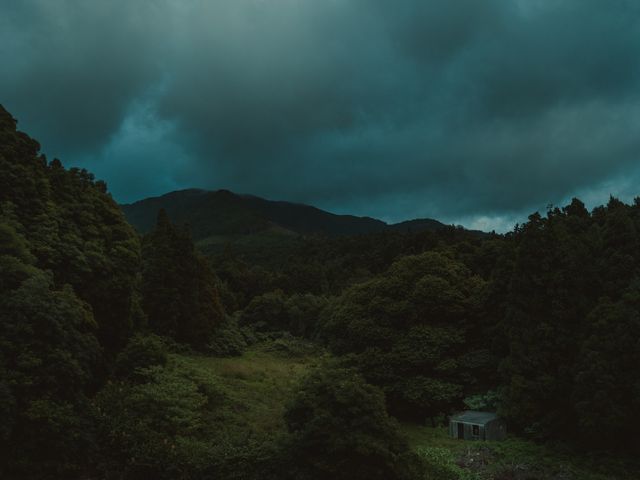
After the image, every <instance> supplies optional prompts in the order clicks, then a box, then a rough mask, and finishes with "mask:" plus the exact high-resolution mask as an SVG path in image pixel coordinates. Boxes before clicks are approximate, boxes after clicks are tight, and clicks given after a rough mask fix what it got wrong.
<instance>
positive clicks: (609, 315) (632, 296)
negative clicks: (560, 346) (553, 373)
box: [572, 287, 640, 454]
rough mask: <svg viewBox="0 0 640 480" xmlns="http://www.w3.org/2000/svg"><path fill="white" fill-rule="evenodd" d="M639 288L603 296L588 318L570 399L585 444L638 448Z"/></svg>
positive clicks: (639, 402)
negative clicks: (614, 296) (618, 296)
mask: <svg viewBox="0 0 640 480" xmlns="http://www.w3.org/2000/svg"><path fill="white" fill-rule="evenodd" d="M638 365H640V291H639V290H638V289H637V287H636V288H634V289H633V290H632V291H628V292H627V294H626V295H625V296H624V297H623V300H621V301H619V302H616V303H612V302H611V301H610V300H608V299H603V300H601V301H600V302H599V304H598V306H597V307H596V308H595V309H594V310H593V311H592V312H591V313H590V314H589V316H588V317H587V332H586V335H585V339H584V341H583V342H582V346H581V349H580V355H579V357H578V360H577V362H576V366H575V383H574V389H573V396H572V400H573V402H574V404H575V408H576V414H577V417H578V425H579V430H580V431H581V432H582V433H584V436H583V437H582V438H583V441H584V443H586V444H592V445H595V446H598V445H600V444H602V443H603V442H604V443H605V444H606V445H608V446H610V447H612V446H616V447H617V449H618V450H634V449H635V453H636V454H638V453H640V449H639V448H638V446H637V442H636V441H635V439H636V436H637V432H638V429H639V428H640V420H638V417H637V412H638V410H639V409H640V375H638V373H637V366H638Z"/></svg>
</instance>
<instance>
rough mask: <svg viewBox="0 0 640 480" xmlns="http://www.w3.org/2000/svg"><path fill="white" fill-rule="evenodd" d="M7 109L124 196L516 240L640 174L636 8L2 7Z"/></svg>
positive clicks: (167, 0) (302, 3)
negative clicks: (527, 227) (309, 210)
mask: <svg viewBox="0 0 640 480" xmlns="http://www.w3.org/2000/svg"><path fill="white" fill-rule="evenodd" d="M0 11H1V12H2V15H0V58H2V59H3V72H2V74H0V102H2V103H3V104H4V105H5V106H6V107H7V108H8V109H9V110H10V111H12V113H13V114H14V115H15V116H16V117H18V119H19V120H20V124H21V127H22V128H23V129H25V130H27V131H29V132H30V133H31V134H33V135H34V136H35V137H36V138H38V139H39V140H40V141H41V143H42V144H43V147H44V151H45V152H46V153H47V154H48V155H49V156H59V157H60V158H61V159H62V160H63V161H65V163H67V164H74V165H79V166H84V167H87V168H89V169H91V170H92V171H95V172H96V173H97V175H98V176H99V177H102V178H104V179H106V180H107V181H108V183H109V184H110V188H111V190H112V192H114V195H115V196H116V198H117V199H118V200H121V201H130V200H135V199H138V198H142V197H144V196H148V195H153V194H160V193H164V192H165V191H168V190H171V189H176V188H186V187H191V186H197V187H204V188H228V189H231V190H236V191H240V192H248V193H254V194H257V195H263V196H267V197H270V198H278V199H288V200H294V201H302V202H308V203H313V204H316V205H318V206H321V207H325V208H329V209H332V210H334V211H341V212H350V213H358V214H366V215H372V216H377V217H383V218H385V219H388V220H401V219H405V218H410V217H416V216H430V217H436V218H439V219H442V220H444V221H452V222H458V221H461V222H463V223H465V224H468V225H471V226H483V227H484V228H493V227H497V228H500V229H505V228H509V226H510V222H512V221H515V220H518V219H521V218H522V216H523V215H524V214H525V213H526V212H528V211H529V210H535V209H539V208H544V206H545V205H547V204H549V203H559V202H562V201H564V200H566V199H567V198H568V197H570V196H571V195H574V194H581V195H583V196H585V197H587V198H588V199H591V200H593V201H594V202H601V201H604V200H606V197H607V196H608V195H609V193H613V194H619V195H622V196H634V195H637V194H640V189H638V190H639V191H638V192H635V191H632V190H633V188H632V185H633V182H630V181H629V179H630V178H633V179H635V178H640V175H639V172H638V170H639V168H638V167H640V164H639V162H638V161H639V160H640V135H638V133H639V130H640V129H639V127H640V89H639V87H640V82H639V80H640V6H639V5H638V3H637V2H635V1H632V0H629V1H626V0H612V1H610V2H602V1H599V0H519V1H514V0H483V1H481V2H480V1H477V0H457V1H455V2H452V1H450V0H437V1H436V0H430V1H426V0H401V1H399V2H389V1H388V0H323V1H316V0H208V1H205V0H141V1H137V2H130V1H127V0H112V1H110V2H103V1H98V0H58V1H56V2H51V1H50V0H22V1H20V2H14V1H13V0H0Z"/></svg>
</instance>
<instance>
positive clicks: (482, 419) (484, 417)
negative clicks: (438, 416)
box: [451, 410, 498, 424]
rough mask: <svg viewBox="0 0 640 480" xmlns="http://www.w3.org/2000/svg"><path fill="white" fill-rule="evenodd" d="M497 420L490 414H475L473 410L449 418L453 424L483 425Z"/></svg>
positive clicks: (496, 416) (493, 414) (494, 415)
mask: <svg viewBox="0 0 640 480" xmlns="http://www.w3.org/2000/svg"><path fill="white" fill-rule="evenodd" d="M496 418H498V415H497V414H495V413H491V412H476V411H473V410H467V411H465V412H461V413H458V414H456V415H452V416H451V420H452V421H454V422H465V423H478V424H485V423H489V422H490V421H492V420H495V419H496Z"/></svg>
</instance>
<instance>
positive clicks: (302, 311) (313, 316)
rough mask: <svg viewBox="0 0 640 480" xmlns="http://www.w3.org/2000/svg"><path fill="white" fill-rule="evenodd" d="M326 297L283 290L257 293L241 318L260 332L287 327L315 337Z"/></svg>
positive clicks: (285, 328) (282, 329)
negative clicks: (290, 292) (289, 294)
mask: <svg viewBox="0 0 640 480" xmlns="http://www.w3.org/2000/svg"><path fill="white" fill-rule="evenodd" d="M326 305H327V300H326V298H324V297H319V296H316V295H313V294H310V293H307V294H294V295H291V296H290V297H288V298H287V296H286V295H285V294H284V292H283V291H282V290H275V291H273V292H268V293H265V294H263V295H259V296H256V297H254V298H253V299H252V300H251V302H250V303H249V305H248V306H247V307H246V308H245V309H244V311H243V312H242V316H241V320H242V323H243V324H245V325H250V326H251V327H252V328H253V329H255V330H256V331H258V332H278V331H286V332H289V333H291V334H293V335H297V336H301V337H307V338H310V337H313V336H314V334H315V333H316V329H317V325H318V322H319V319H320V316H321V314H322V312H323V309H324V308H325V307H326Z"/></svg>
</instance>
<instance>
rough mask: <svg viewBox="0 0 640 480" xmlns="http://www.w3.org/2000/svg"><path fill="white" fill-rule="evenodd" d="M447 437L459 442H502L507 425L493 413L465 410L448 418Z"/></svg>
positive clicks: (505, 434)
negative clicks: (456, 439)
mask: <svg viewBox="0 0 640 480" xmlns="http://www.w3.org/2000/svg"><path fill="white" fill-rule="evenodd" d="M449 435H450V436H452V437H453V438H459V439H460V440H494V441H495V440H504V439H505V438H506V436H507V424H506V423H505V421H504V420H502V419H500V418H498V415H496V414H495V413H491V412H476V411H473V410H467V411H465V412H461V413H458V414H456V415H453V416H452V417H450V418H449Z"/></svg>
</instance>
